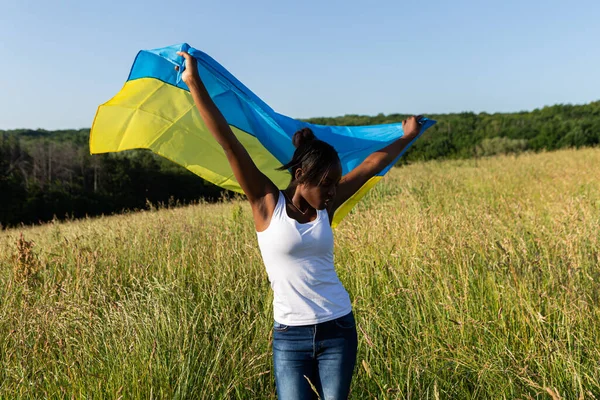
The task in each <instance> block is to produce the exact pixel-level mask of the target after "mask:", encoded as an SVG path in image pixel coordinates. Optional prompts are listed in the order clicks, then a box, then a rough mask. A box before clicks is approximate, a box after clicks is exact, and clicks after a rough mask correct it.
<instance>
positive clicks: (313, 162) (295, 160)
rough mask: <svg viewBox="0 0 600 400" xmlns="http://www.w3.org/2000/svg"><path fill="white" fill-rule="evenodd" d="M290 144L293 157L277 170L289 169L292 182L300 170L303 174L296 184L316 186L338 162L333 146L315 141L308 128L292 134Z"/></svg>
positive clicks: (338, 158)
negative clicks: (292, 145)
mask: <svg viewBox="0 0 600 400" xmlns="http://www.w3.org/2000/svg"><path fill="white" fill-rule="evenodd" d="M292 143H293V144H294V146H295V147H296V151H295V152H294V156H293V157H292V159H291V160H290V162H289V163H287V164H285V165H283V166H281V167H280V168H277V169H278V170H281V171H283V170H286V169H289V170H290V172H291V173H292V181H295V180H296V171H297V170H298V168H301V169H302V172H303V174H302V176H301V177H300V179H298V180H297V181H296V182H297V183H309V184H313V185H318V184H319V182H320V181H321V178H322V177H323V175H324V174H326V173H327V171H328V170H329V168H330V167H331V165H332V164H335V163H339V162H340V157H339V155H338V153H337V151H336V150H335V149H334V148H333V146H332V145H330V144H329V143H326V142H324V141H322V140H319V139H317V138H316V136H315V134H314V133H313V131H312V130H311V129H310V128H302V129H300V130H299V131H297V132H296V133H294V136H293V137H292Z"/></svg>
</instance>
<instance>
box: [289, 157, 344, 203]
mask: <svg viewBox="0 0 600 400" xmlns="http://www.w3.org/2000/svg"><path fill="white" fill-rule="evenodd" d="M341 178H342V165H341V164H340V163H339V162H337V163H336V164H333V165H331V166H330V167H329V168H328V169H327V171H326V172H325V173H324V174H323V176H322V177H321V179H320V182H319V183H318V184H317V185H314V184H311V183H304V184H301V185H299V186H298V189H300V191H301V192H300V194H301V195H302V197H303V198H304V200H306V202H307V203H308V204H309V205H310V206H311V207H312V208H314V209H316V210H323V209H325V208H327V207H328V206H329V205H330V204H331V202H332V201H333V199H334V198H335V193H336V188H337V185H338V183H339V182H340V179H341Z"/></svg>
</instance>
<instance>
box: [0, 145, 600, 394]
mask: <svg viewBox="0 0 600 400" xmlns="http://www.w3.org/2000/svg"><path fill="white" fill-rule="evenodd" d="M598 165H600V149H593V148H592V149H582V150H561V151H557V152H548V153H546V152H542V153H539V154H522V155H519V156H498V157H494V158H485V159H471V160H453V161H452V160H451V161H430V162H426V163H415V164H411V165H408V166H405V167H403V168H400V169H395V170H393V171H392V172H391V173H390V174H389V176H387V177H386V178H385V179H384V181H383V182H382V183H381V184H380V185H378V186H377V187H376V188H375V189H374V190H373V191H371V193H370V194H369V195H368V196H367V197H366V198H365V199H364V200H363V201H361V203H360V204H359V205H358V206H357V207H356V209H355V211H354V212H353V213H352V214H351V215H350V216H349V217H347V218H346V219H345V220H344V221H343V222H342V224H341V225H340V227H339V228H338V229H336V232H335V236H336V248H335V257H336V265H337V270H338V273H339V275H340V278H341V280H342V282H343V283H344V285H345V286H346V288H347V289H348V291H349V293H350V296H351V298H352V301H353V306H354V310H355V314H356V319H357V324H358V333H359V354H358V360H357V368H356V371H355V376H354V381H353V385H352V395H351V397H352V398H355V399H365V398H379V399H387V398H390V399H392V398H461V399H463V398H534V397H538V396H539V397H544V396H546V397H548V396H552V397H554V398H559V397H557V396H561V397H565V398H593V397H592V396H596V397H598V394H599V393H600V364H598V360H600V335H599V334H598V326H600V311H599V310H600V308H599V305H600V285H599V284H598V282H599V280H600V269H599V268H598V265H600V250H599V249H600V243H599V242H600V240H599V239H600V238H599V230H598V221H599V220H600V169H599V168H597V166H598ZM271 301H272V295H271V292H270V288H269V283H268V280H267V276H266V273H265V271H264V267H263V265H262V261H261V258H260V254H259V251H258V247H257V243H256V235H255V233H254V229H253V224H252V220H251V215H250V210H249V207H248V204H247V203H245V202H244V201H242V200H239V201H233V202H231V203H219V204H197V205H193V206H188V207H184V208H177V209H160V210H148V211H142V212H139V213H130V214H125V215H120V216H112V217H100V218H93V219H83V220H78V221H71V222H64V223H51V224H47V225H43V226H37V227H31V228H20V229H9V230H5V231H2V232H0V316H1V317H0V398H19V397H27V398H29V397H32V398H33V397H36V398H37V397H45V398H47V397H58V398H72V397H75V398H115V399H116V398H128V399H131V398H140V399H148V398H206V399H216V398H274V397H275V395H274V384H273V373H272V366H271V347H270V338H271V334H270V332H271V324H272V315H271V314H272V307H271Z"/></svg>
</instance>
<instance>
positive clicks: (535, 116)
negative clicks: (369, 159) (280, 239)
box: [0, 101, 600, 227]
mask: <svg viewBox="0 0 600 400" xmlns="http://www.w3.org/2000/svg"><path fill="white" fill-rule="evenodd" d="M406 117H407V115H406V114H389V115H384V114H379V115H376V116H363V115H345V116H342V117H335V118H325V117H323V118H311V119H308V120H306V121H308V122H311V123H314V124H322V125H355V126H356V125H377V124H388V123H396V122H400V121H402V120H403V119H404V118H406ZM427 117H429V118H432V119H435V120H437V121H438V123H437V124H436V125H435V126H434V127H433V128H431V129H429V130H428V131H427V132H426V133H425V134H423V136H422V137H421V138H420V139H419V140H418V141H417V142H416V143H415V145H414V146H412V147H411V149H410V150H409V151H408V152H407V153H406V154H405V156H404V157H403V158H402V159H401V160H400V162H399V164H406V163H412V162H418V161H427V160H433V159H451V158H473V157H487V156H493V155H496V154H507V153H520V152H524V151H532V152H538V151H544V150H546V151H551V150H556V149H560V148H566V147H576V148H579V147H589V146H596V145H598V143H600V101H596V102H593V103H590V104H586V105H554V106H549V107H544V108H541V109H536V110H533V111H528V112H518V113H495V114H488V113H479V114H475V113H472V112H464V113H456V114H441V115H427ZM88 138H89V129H80V130H60V131H47V130H42V129H38V130H30V129H16V130H6V131H3V130H0V193H2V195H1V196H0V224H1V226H2V227H10V226H16V225H19V224H31V223H38V222H44V221H49V220H52V219H53V218H58V219H63V218H80V217H84V216H93V215H100V214H111V213H117V212H123V211H126V210H139V209H146V208H149V207H154V206H156V205H158V204H165V205H175V204H187V203H190V202H196V201H199V200H205V201H214V200H216V199H219V198H220V197H222V196H224V195H225V196H226V195H227V193H224V191H223V190H222V189H220V188H218V187H216V186H214V185H212V184H210V183H208V182H205V181H204V180H202V179H201V178H199V177H198V176H196V175H194V174H192V173H191V172H189V171H187V170H186V169H184V168H182V167H180V166H178V165H176V164H174V163H172V162H170V161H168V160H165V159H163V158H161V157H159V156H156V155H154V154H153V153H151V152H149V151H145V150H133V151H128V152H123V153H115V154H101V155H90V154H89V148H88Z"/></svg>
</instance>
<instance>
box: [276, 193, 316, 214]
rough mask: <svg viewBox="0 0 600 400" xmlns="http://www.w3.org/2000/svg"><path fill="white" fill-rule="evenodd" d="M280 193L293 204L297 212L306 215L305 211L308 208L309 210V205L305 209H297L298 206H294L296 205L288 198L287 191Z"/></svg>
mask: <svg viewBox="0 0 600 400" xmlns="http://www.w3.org/2000/svg"><path fill="white" fill-rule="evenodd" d="M282 193H283V195H284V196H285V198H286V199H288V201H289V202H290V204H291V205H292V206H294V208H295V209H296V210H298V212H299V213H300V214H302V215H306V213H307V212H308V210H309V208H310V206H309V207H308V208H307V209H306V211H302V210H301V209H299V208H298V207H296V205H295V204H294V202H293V201H292V200H291V199H290V198H289V196H288V195H287V193H286V192H284V191H282Z"/></svg>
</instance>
